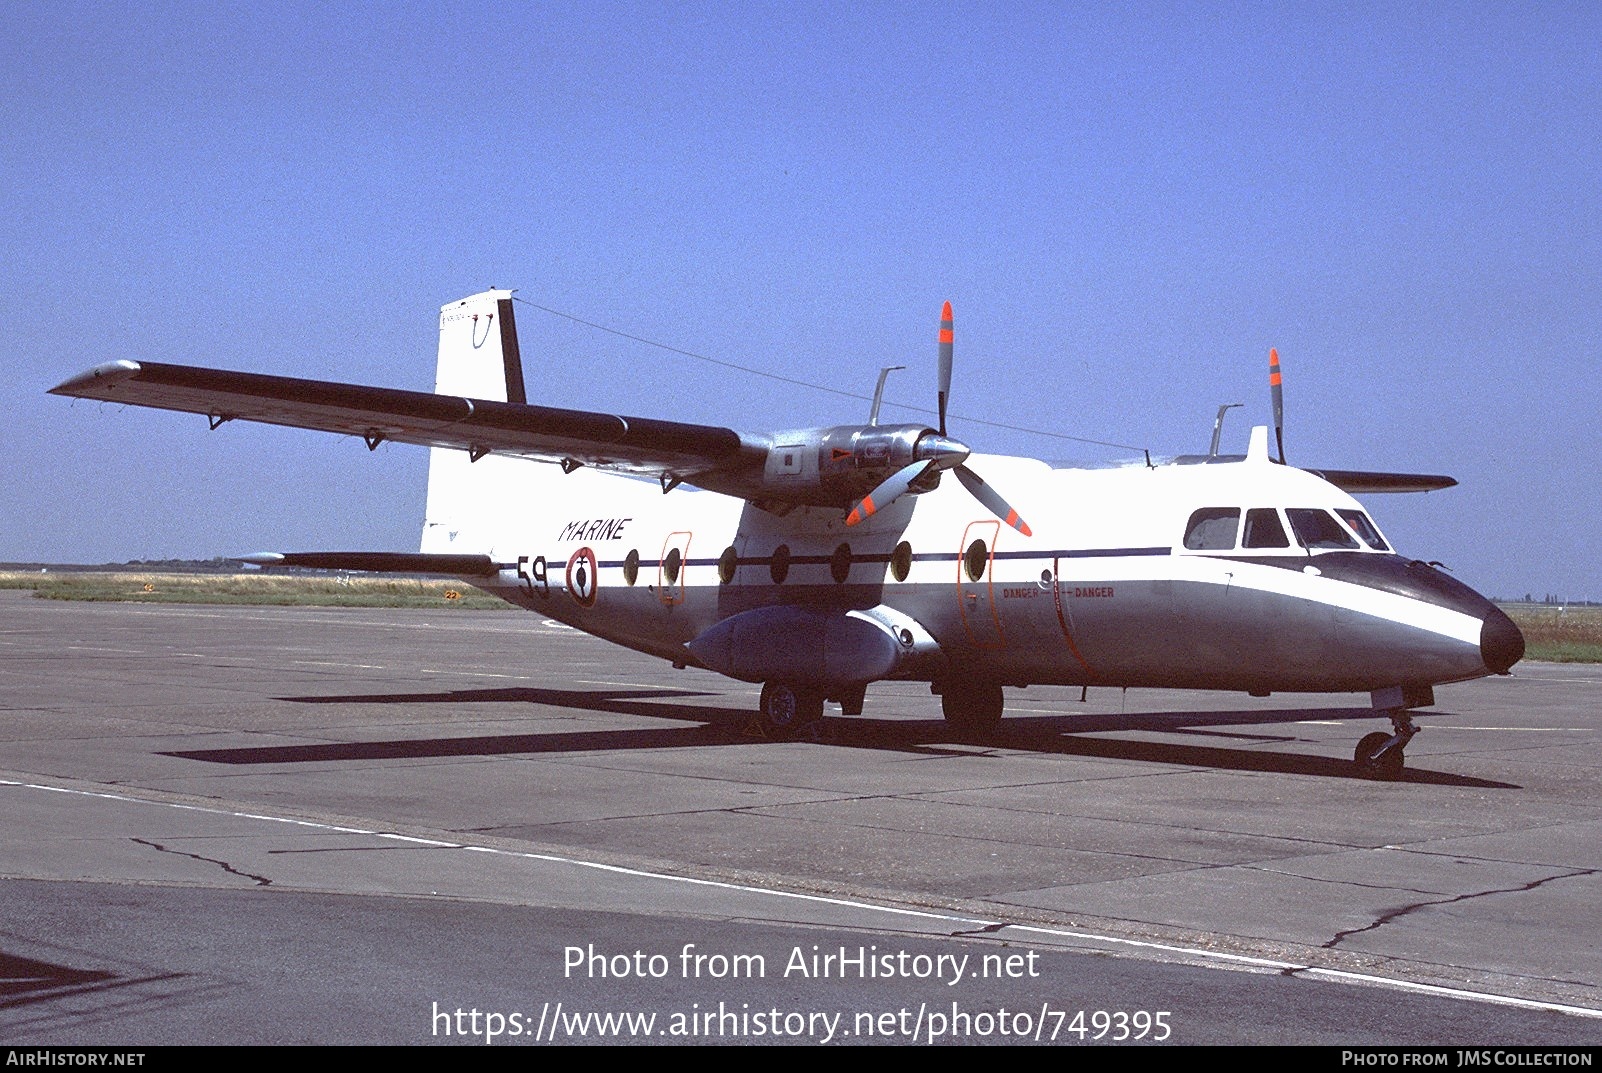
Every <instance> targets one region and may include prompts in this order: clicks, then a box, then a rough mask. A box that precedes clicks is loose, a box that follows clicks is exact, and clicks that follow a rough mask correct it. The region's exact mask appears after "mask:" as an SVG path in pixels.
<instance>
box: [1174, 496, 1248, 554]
mask: <svg viewBox="0 0 1602 1073" xmlns="http://www.w3.org/2000/svg"><path fill="white" fill-rule="evenodd" d="M1238 528H1240V509H1239V508H1237V507H1203V508H1202V509H1201V510H1198V511H1197V512H1196V513H1195V514H1192V515H1191V516H1190V524H1189V525H1187V526H1185V547H1187V548H1189V549H1190V550H1191V551H1230V550H1232V549H1233V548H1234V547H1235V530H1236V529H1238Z"/></svg>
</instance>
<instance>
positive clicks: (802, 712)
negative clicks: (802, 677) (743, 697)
mask: <svg viewBox="0 0 1602 1073" xmlns="http://www.w3.org/2000/svg"><path fill="white" fill-rule="evenodd" d="M822 718H823V694H822V693H821V692H820V691H818V690H816V689H809V688H807V687H805V686H800V685H796V684H795V683H792V682H768V683H766V684H765V685H763V687H762V699H761V701H760V702H758V705H757V723H758V725H759V726H760V727H761V729H762V733H763V734H764V735H766V736H767V737H769V738H773V739H775V740H780V741H785V740H788V739H790V738H793V737H795V736H796V735H797V734H799V733H801V731H802V728H804V727H806V726H808V725H809V724H812V723H816V722H817V721H818V720H820V719H822Z"/></svg>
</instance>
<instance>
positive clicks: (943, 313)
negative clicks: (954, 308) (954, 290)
mask: <svg viewBox="0 0 1602 1073" xmlns="http://www.w3.org/2000/svg"><path fill="white" fill-rule="evenodd" d="M940 319H941V320H950V319H951V303H950V302H947V303H946V304H945V305H943V306H941V307H940Z"/></svg>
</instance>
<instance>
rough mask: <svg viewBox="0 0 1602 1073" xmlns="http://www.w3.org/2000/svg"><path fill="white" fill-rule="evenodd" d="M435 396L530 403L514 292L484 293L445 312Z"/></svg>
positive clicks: (441, 320) (442, 309)
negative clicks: (518, 344) (520, 346)
mask: <svg viewBox="0 0 1602 1073" xmlns="http://www.w3.org/2000/svg"><path fill="white" fill-rule="evenodd" d="M434 391H435V393H436V394H440V395H462V396H465V397H467V398H470V399H489V400H491V401H493V402H516V403H526V402H528V396H527V394H526V393H525V392H524V389H523V358H522V355H521V354H519V353H518V349H517V321H516V318H515V317H514V316H513V315H512V292H511V291H485V292H484V293H483V294H475V295H473V296H472V297H470V298H463V299H462V300H461V301H460V302H452V303H451V304H450V305H446V306H441V307H440V311H439V370H438V372H437V373H436V375H435V377H434Z"/></svg>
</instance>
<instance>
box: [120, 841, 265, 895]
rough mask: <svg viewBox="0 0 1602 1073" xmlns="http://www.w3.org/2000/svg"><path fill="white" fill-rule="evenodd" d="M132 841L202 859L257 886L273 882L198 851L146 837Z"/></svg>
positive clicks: (196, 859) (176, 854)
mask: <svg viewBox="0 0 1602 1073" xmlns="http://www.w3.org/2000/svg"><path fill="white" fill-rule="evenodd" d="M133 841H135V842H137V843H138V844H139V845H141V846H149V847H150V848H151V849H153V850H155V851H157V852H158V853H171V854H173V855H174V856H177V857H188V858H189V859H190V860H194V861H204V862H205V863H206V864H215V865H216V866H217V867H218V868H221V869H222V870H223V871H224V872H227V873H228V874H229V875H233V876H238V877H239V878H241V879H248V880H250V881H251V882H253V883H255V884H256V886H258V887H270V886H272V884H273V881H272V880H270V879H268V878H267V877H266V876H258V875H252V874H251V873H249V872H241V871H240V870H239V869H237V868H235V867H234V866H233V865H231V864H229V863H228V862H227V861H219V860H217V859H216V858H215V857H202V856H201V855H200V854H198V853H186V852H185V851H183V850H181V849H173V848H172V847H170V846H163V845H162V844H161V843H160V842H152V841H150V840H149V839H147V838H136V839H134V840H133Z"/></svg>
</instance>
